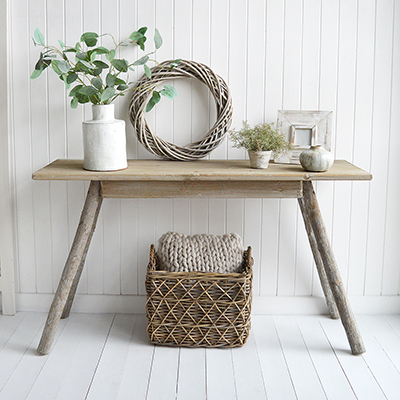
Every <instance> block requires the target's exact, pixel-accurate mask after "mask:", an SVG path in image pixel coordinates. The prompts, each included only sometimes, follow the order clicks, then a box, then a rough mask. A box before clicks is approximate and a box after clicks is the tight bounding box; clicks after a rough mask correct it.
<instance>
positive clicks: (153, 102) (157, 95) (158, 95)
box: [146, 90, 161, 112]
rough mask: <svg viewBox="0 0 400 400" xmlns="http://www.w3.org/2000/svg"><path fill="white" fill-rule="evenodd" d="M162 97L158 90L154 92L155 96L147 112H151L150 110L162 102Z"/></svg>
mask: <svg viewBox="0 0 400 400" xmlns="http://www.w3.org/2000/svg"><path fill="white" fill-rule="evenodd" d="M160 99H161V96H160V93H158V92H157V91H156V90H155V91H154V92H153V95H152V96H151V99H150V100H149V102H148V103H147V106H146V112H149V111H150V110H152V109H153V107H154V106H155V105H156V104H157V103H158V102H159V101H160Z"/></svg>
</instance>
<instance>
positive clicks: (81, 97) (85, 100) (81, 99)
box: [77, 93, 90, 104]
mask: <svg viewBox="0 0 400 400" xmlns="http://www.w3.org/2000/svg"><path fill="white" fill-rule="evenodd" d="M77 98H78V101H79V103H81V104H85V103H89V101H90V99H89V97H88V96H84V95H83V94H81V95H80V94H79V93H78V96H77Z"/></svg>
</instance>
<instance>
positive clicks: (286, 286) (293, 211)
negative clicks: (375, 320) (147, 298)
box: [11, 0, 400, 296]
mask: <svg viewBox="0 0 400 400" xmlns="http://www.w3.org/2000/svg"><path fill="white" fill-rule="evenodd" d="M11 8H12V9H11V23H12V24H11V26H12V28H11V41H12V43H11V44H12V46H11V56H12V60H11V62H12V65H13V69H12V72H11V80H12V81H11V87H12V93H11V95H12V96H11V97H12V99H13V103H12V107H11V108H12V110H13V113H12V116H11V118H12V126H13V127H14V137H15V143H14V149H13V155H12V156H13V159H14V164H15V170H14V171H13V174H14V180H15V188H16V198H15V219H16V226H17V234H16V236H17V253H18V254H17V256H18V257H17V260H18V282H17V286H18V289H19V291H20V292H22V293H49V292H52V291H54V290H55V286H56V284H57V282H58V278H59V275H60V272H61V269H62V268H63V264H64V262H65V258H66V256H67V253H68V246H69V245H70V244H71V242H72V240H73V237H74V235H75V229H76V226H77V223H78V220H79V215H80V212H81V209H82V205H83V201H84V198H85V195H86V191H87V188H88V182H86V183H82V182H70V183H68V184H67V183H63V182H52V183H51V184H49V183H46V182H32V181H31V179H30V176H31V173H32V172H33V170H35V169H38V168H40V167H41V166H43V165H44V164H46V163H48V162H49V161H53V160H54V159H56V158H65V157H68V158H82V154H83V151H82V136H81V122H82V120H83V119H85V118H87V119H89V118H90V116H91V110H90V105H86V106H84V107H81V106H80V107H79V108H78V109H76V110H71V108H70V107H69V100H70V99H69V98H68V97H67V96H66V95H65V89H64V87H63V85H62V83H60V82H59V79H58V78H57V77H56V76H55V75H54V74H53V73H52V71H50V73H47V72H46V73H44V74H43V76H41V77H40V78H39V79H37V80H35V81H31V80H30V79H29V75H30V73H31V71H32V69H33V67H34V63H35V61H36V59H37V57H38V53H39V49H38V48H34V47H33V46H32V42H31V39H30V37H31V36H32V34H33V31H34V29H35V28H36V26H38V27H39V28H40V29H41V30H42V32H44V34H45V37H46V39H47V40H48V41H49V42H51V43H54V44H56V43H57V39H62V40H63V41H64V42H66V43H67V44H74V43H75V42H76V41H77V40H78V39H79V36H80V34H81V33H82V32H83V31H95V32H103V33H104V32H109V33H112V34H113V35H114V36H115V37H116V38H117V39H120V38H122V37H127V36H129V34H130V33H131V32H133V31H134V30H136V29H138V28H139V27H141V26H147V27H148V28H149V30H148V42H147V43H146V48H147V50H152V49H154V43H153V35H154V28H155V27H157V28H158V29H159V30H160V32H161V34H162V36H163V39H164V44H163V46H162V47H161V48H160V49H159V50H158V51H157V54H156V58H157V60H159V61H162V60H164V59H171V58H187V59H193V60H195V61H199V62H203V63H205V64H207V65H210V66H211V68H212V69H214V70H215V72H216V73H218V74H219V75H221V76H222V77H223V78H224V79H225V80H226V81H227V82H228V84H229V87H230V89H231V92H232V96H233V106H234V115H233V127H235V128H240V126H241V123H242V121H243V120H246V119H247V120H248V121H249V122H250V123H251V124H255V123H258V122H263V121H266V122H273V121H275V120H276V115H277V111H278V110H280V109H304V110H306V109H320V110H327V111H329V110H332V111H333V112H334V114H333V115H334V117H333V132H334V134H333V138H332V147H333V151H334V153H335V155H336V157H337V158H345V159H348V160H349V161H353V162H354V163H355V164H357V165H359V166H360V167H362V168H364V169H367V170H371V172H372V173H373V175H374V180H373V181H372V182H371V183H370V184H369V183H367V182H354V183H349V182H339V183H336V184H333V183H328V182H320V183H319V184H318V185H316V188H317V195H318V198H319V201H320V206H321V210H322V213H323V215H324V218H325V223H326V226H327V230H328V234H329V236H330V238H331V239H332V243H333V246H334V251H335V253H336V258H337V261H338V264H339V267H340V269H341V272H342V275H343V278H344V279H345V282H346V284H347V290H348V292H349V293H350V294H353V295H379V294H390V295H392V294H398V292H399V284H400V282H399V281H400V267H399V265H398V259H399V246H398V244H397V241H396V239H397V235H396V229H397V226H398V224H399V221H400V214H399V207H398V198H399V195H400V183H399V182H398V179H396V176H397V175H396V171H397V170H398V169H399V167H400V166H399V165H398V163H399V161H398V157H396V151H397V150H398V148H399V146H400V143H399V139H398V135H396V134H395V132H397V131H398V130H399V126H400V120H399V116H398V112H396V110H397V109H398V108H399V106H400V95H399V86H400V85H399V71H400V68H399V51H398V44H399V25H400V22H399V21H400V12H399V7H398V4H397V2H395V1H393V0H365V1H360V0H349V1H344V0H342V1H339V0H334V1H329V0H307V1H297V0H286V1H280V0H268V1H267V0H247V1H233V0H223V1H216V0H206V1H203V0H191V1H184V0H168V1H161V0H135V1H131V0H110V1H105V0H101V1H97V0H68V1H66V0H64V1H62V2H59V3H58V4H57V5H56V4H52V2H48V1H44V0H40V1H39V2H34V1H33V0H29V1H28V0H15V1H13V2H12V4H11ZM102 40H104V43H105V44H106V41H107V40H108V39H106V38H104V39H102ZM27 55H28V56H27ZM119 56H123V57H125V58H127V59H129V60H130V59H132V58H133V59H137V58H138V57H139V56H141V52H140V51H138V49H137V48H136V49H121V50H120V54H119ZM142 73H143V70H142V69H141V68H138V69H137V71H135V72H134V73H132V76H131V78H132V79H136V78H137V77H139V76H141V75H142ZM174 85H175V86H176V88H177V89H178V93H179V96H178V98H177V99H176V100H175V101H173V102H171V101H170V100H168V99H163V100H162V102H161V103H160V104H159V105H158V106H157V107H156V108H155V109H154V110H153V111H152V112H151V113H149V114H147V115H146V119H147V121H148V122H149V124H150V126H151V127H152V129H154V131H156V134H159V135H160V136H161V137H164V138H166V139H167V140H171V141H174V142H176V143H180V144H186V143H188V142H190V141H194V140H198V139H200V138H202V137H203V136H204V134H205V132H207V130H208V129H209V126H210V124H213V122H214V119H215V111H214V103H213V99H211V98H210V94H209V91H208V89H207V88H206V87H204V85H201V84H200V83H199V82H197V81H190V80H181V81H177V82H174ZM115 104H116V115H117V116H118V117H119V118H123V119H125V120H126V121H127V135H128V137H127V140H128V155H129V157H131V158H154V156H152V155H151V154H150V153H148V152H147V151H146V150H145V149H144V148H143V146H141V145H140V144H138V143H137V140H136V137H135V135H134V132H133V130H132V127H131V126H130V122H129V120H128V117H129V115H128V110H127V108H128V104H129V96H126V97H125V98H122V99H119V100H118V101H117V102H116V103H115ZM213 113H214V114H213ZM246 157H247V156H246V153H245V152H244V151H243V150H239V149H235V148H232V145H231V143H230V142H228V141H226V142H225V143H224V144H223V145H222V146H221V147H220V148H219V149H217V150H216V151H215V152H213V153H212V154H211V156H210V158H216V159H218V158H230V159H235V158H239V159H240V158H246ZM302 224H303V223H302V218H301V215H300V213H299V211H298V208H297V204H296V201H295V200H287V199H285V200H276V199H264V200H260V199H249V200H246V201H244V200H243V199H228V200H226V199H191V200H190V199H173V200H172V199H163V200H158V199H157V200H143V199H140V200H129V199H126V200H111V199H107V200H105V201H104V203H103V209H102V211H101V214H100V218H99V222H98V226H97V229H96V233H95V235H94V237H93V241H92V246H91V248H90V251H89V253H88V257H87V265H86V268H85V272H84V275H83V277H82V281H81V284H80V286H79V289H78V290H79V292H80V293H93V294H94V293H96V294H120V293H121V294H143V293H144V286H143V282H144V276H145V268H146V265H147V261H148V251H149V245H150V243H155V242H156V240H157V239H158V237H159V236H161V235H162V234H163V233H164V232H166V231H168V230H171V229H173V230H176V231H178V232H181V233H186V234H196V233H202V232H210V233H218V234H222V233H224V232H237V233H239V234H240V235H242V236H243V239H244V242H245V245H251V246H252V247H253V255H254V258H255V261H256V264H255V285H254V288H255V294H256V295H259V294H261V295H268V296H288V295H312V294H313V295H321V289H320V286H319V282H318V277H317V274H316V273H315V268H314V265H313V262H312V256H311V252H310V250H309V249H308V247H307V246H308V241H307V237H306V234H305V232H304V228H303V226H302Z"/></svg>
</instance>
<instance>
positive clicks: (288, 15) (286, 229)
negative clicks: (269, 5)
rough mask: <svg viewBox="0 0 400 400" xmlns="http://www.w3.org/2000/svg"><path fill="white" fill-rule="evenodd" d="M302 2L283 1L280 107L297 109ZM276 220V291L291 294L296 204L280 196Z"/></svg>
mask: <svg viewBox="0 0 400 400" xmlns="http://www.w3.org/2000/svg"><path fill="white" fill-rule="evenodd" d="M302 6H303V4H302V2H299V1H295V0H287V1H286V3H285V30H284V35H285V36H284V50H283V56H284V59H283V93H282V96H283V97H282V108H283V109H285V110H299V109H300V107H301V104H300V99H301V96H300V89H301V60H302V54H301V51H302V29H303V7H302ZM280 202H281V206H280V220H279V246H280V248H282V249H283V250H282V251H280V252H279V256H278V259H279V272H278V274H279V275H278V277H279V281H278V294H280V295H286V296H288V295H294V287H295V276H296V231H297V213H298V206H297V204H296V202H294V201H292V200H288V199H284V200H281V201H280Z"/></svg>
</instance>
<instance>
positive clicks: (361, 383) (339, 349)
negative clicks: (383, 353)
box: [320, 318, 386, 400]
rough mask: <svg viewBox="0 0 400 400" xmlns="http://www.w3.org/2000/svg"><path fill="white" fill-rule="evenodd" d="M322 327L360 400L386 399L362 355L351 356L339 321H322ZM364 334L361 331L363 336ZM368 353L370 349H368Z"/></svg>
mask: <svg viewBox="0 0 400 400" xmlns="http://www.w3.org/2000/svg"><path fill="white" fill-rule="evenodd" d="M320 322H321V325H322V327H323V329H324V332H325V334H326V336H327V338H328V340H329V343H330V345H331V346H332V349H333V350H334V352H335V354H336V357H337V359H338V361H339V362H340V365H341V367H342V369H343V371H344V374H345V375H346V377H347V379H348V381H349V382H350V385H351V387H352V388H353V391H354V393H355V394H356V396H357V398H358V399H362V400H369V399H371V400H381V399H386V396H385V395H384V393H383V391H382V389H381V387H380V386H379V383H378V382H377V381H376V379H375V377H374V375H373V374H372V372H371V370H370V369H369V367H368V364H367V363H366V362H365V358H364V357H363V356H362V355H359V356H354V355H352V354H351V351H350V348H349V345H348V341H347V337H346V335H345V332H344V329H343V327H342V325H341V323H340V321H338V320H332V319H329V318H326V319H321V320H320ZM362 335H363V332H362V331H361V336H362ZM367 351H368V349H367Z"/></svg>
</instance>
